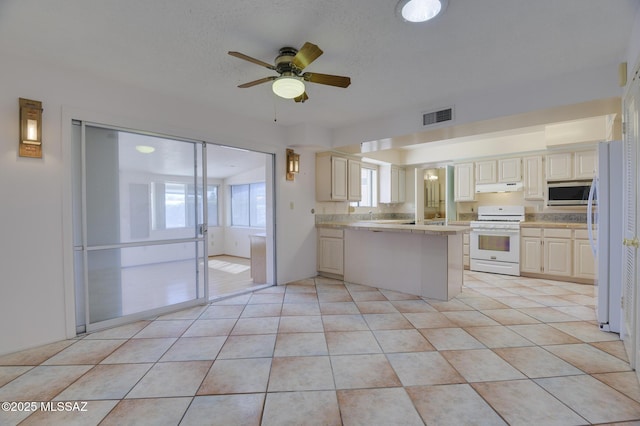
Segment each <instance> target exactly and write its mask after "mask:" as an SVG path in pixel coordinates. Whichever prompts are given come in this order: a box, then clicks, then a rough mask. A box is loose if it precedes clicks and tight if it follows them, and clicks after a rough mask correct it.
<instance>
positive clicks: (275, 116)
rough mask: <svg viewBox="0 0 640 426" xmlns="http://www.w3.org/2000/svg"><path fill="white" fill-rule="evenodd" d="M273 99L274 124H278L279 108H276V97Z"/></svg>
mask: <svg viewBox="0 0 640 426" xmlns="http://www.w3.org/2000/svg"><path fill="white" fill-rule="evenodd" d="M271 99H272V100H273V122H274V123H277V122H278V108H277V107H276V102H277V101H276V97H275V96H272V97H271Z"/></svg>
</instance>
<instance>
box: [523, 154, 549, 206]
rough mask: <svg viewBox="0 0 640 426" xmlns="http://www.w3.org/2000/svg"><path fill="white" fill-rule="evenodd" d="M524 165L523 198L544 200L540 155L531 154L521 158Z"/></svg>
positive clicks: (542, 170)
mask: <svg viewBox="0 0 640 426" xmlns="http://www.w3.org/2000/svg"><path fill="white" fill-rule="evenodd" d="M522 163H523V166H524V176H523V177H524V183H523V190H524V199H525V200H544V188H545V181H544V168H543V161H542V155H532V156H530V157H524V158H523V159H522Z"/></svg>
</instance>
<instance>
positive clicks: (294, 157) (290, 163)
mask: <svg viewBox="0 0 640 426" xmlns="http://www.w3.org/2000/svg"><path fill="white" fill-rule="evenodd" d="M298 172H300V154H296V153H295V152H293V150H292V149H287V180H293V178H294V176H295V174H296V173H298Z"/></svg>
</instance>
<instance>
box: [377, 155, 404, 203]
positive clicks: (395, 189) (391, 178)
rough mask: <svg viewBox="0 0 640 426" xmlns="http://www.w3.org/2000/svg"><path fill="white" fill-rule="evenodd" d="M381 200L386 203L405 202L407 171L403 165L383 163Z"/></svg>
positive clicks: (381, 168) (380, 170) (380, 169)
mask: <svg viewBox="0 0 640 426" xmlns="http://www.w3.org/2000/svg"><path fill="white" fill-rule="evenodd" d="M379 172H380V191H379V196H378V198H379V201H380V202H381V203H384V204H389V203H404V202H405V201H406V200H405V199H406V197H405V188H406V173H405V170H404V169H403V168H402V167H398V166H394V165H392V164H387V165H381V166H380V168H379Z"/></svg>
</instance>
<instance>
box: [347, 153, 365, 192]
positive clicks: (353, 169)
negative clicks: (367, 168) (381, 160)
mask: <svg viewBox="0 0 640 426" xmlns="http://www.w3.org/2000/svg"><path fill="white" fill-rule="evenodd" d="M348 164H349V186H348V191H347V194H348V198H349V201H360V200H362V182H361V179H362V164H361V163H360V162H359V161H356V160H348Z"/></svg>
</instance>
